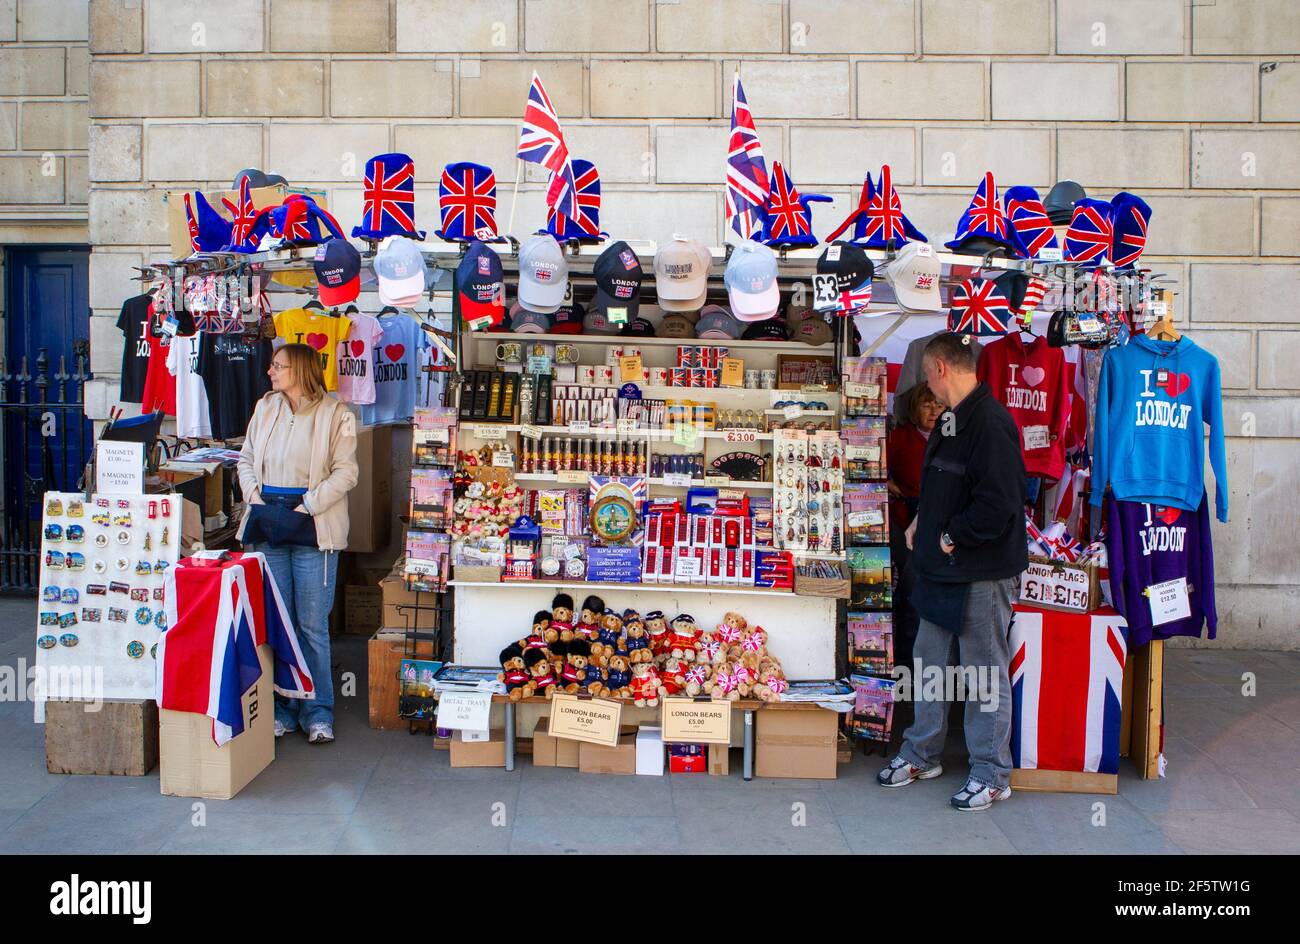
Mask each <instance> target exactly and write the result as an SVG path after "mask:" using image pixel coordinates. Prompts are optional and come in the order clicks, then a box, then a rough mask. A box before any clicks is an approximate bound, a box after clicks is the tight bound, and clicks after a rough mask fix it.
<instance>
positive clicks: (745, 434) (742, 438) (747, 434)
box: [722, 429, 758, 443]
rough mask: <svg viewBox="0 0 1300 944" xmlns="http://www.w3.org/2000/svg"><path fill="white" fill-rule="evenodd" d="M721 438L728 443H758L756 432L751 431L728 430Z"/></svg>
mask: <svg viewBox="0 0 1300 944" xmlns="http://www.w3.org/2000/svg"><path fill="white" fill-rule="evenodd" d="M722 438H723V439H724V440H726V441H727V442H729V443H752V442H757V441H758V432H757V431H756V430H752V429H729V430H727V431H726V432H725V433H724V434H723V436H722Z"/></svg>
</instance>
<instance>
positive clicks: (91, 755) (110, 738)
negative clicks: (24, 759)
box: [45, 699, 158, 777]
mask: <svg viewBox="0 0 1300 944" xmlns="http://www.w3.org/2000/svg"><path fill="white" fill-rule="evenodd" d="M88 707H93V703H91V702H84V701H48V702H46V703H45V769H46V770H48V771H49V772H50V773H52V774H115V775H118V776H126V777H143V776H144V775H145V774H147V773H149V771H151V770H153V769H154V767H156V766H157V765H158V705H157V704H156V703H155V702H153V701H151V700H147V699H112V700H105V701H103V702H101V703H100V704H99V710H97V711H96V710H91V711H87V710H86V709H87V708H88Z"/></svg>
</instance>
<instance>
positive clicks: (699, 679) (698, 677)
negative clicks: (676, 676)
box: [683, 662, 713, 698]
mask: <svg viewBox="0 0 1300 944" xmlns="http://www.w3.org/2000/svg"><path fill="white" fill-rule="evenodd" d="M712 677H713V666H711V665H708V664H706V663H704V662H696V663H695V664H694V665H692V666H691V667H690V668H689V669H687V670H686V672H685V674H684V675H683V678H684V679H685V680H686V694H687V695H689V696H690V697H691V698H694V697H695V696H697V695H699V694H701V693H702V692H703V691H704V686H705V685H707V684H708V681H709V679H710V678H712Z"/></svg>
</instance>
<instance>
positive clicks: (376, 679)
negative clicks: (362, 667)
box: [366, 629, 433, 731]
mask: <svg viewBox="0 0 1300 944" xmlns="http://www.w3.org/2000/svg"><path fill="white" fill-rule="evenodd" d="M415 654H416V658H420V659H432V658H433V643H432V642H431V641H424V642H417V643H416V644H415ZM366 655H367V657H368V659H369V663H370V673H369V674H370V704H369V709H370V727H372V728H374V729H375V730H377V731H405V730H407V728H408V727H409V724H408V722H407V721H406V720H404V719H403V718H401V717H399V716H398V714H397V697H398V695H399V694H400V693H401V689H402V685H401V681H400V680H399V678H398V673H399V672H400V671H401V668H402V660H403V659H405V658H407V655H406V639H405V638H404V637H403V635H402V633H401V632H394V631H392V630H382V629H381V630H380V631H379V632H377V633H375V635H374V636H372V637H370V641H369V642H367V643H366Z"/></svg>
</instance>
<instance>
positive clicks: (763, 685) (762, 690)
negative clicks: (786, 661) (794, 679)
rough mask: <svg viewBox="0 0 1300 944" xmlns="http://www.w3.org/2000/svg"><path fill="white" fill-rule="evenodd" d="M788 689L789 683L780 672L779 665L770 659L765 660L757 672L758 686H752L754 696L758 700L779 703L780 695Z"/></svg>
mask: <svg viewBox="0 0 1300 944" xmlns="http://www.w3.org/2000/svg"><path fill="white" fill-rule="evenodd" d="M789 687H790V683H789V682H787V681H786V679H785V674H784V673H783V672H782V671H781V664H780V663H779V662H776V661H775V660H772V659H768V660H765V661H764V662H763V663H762V665H761V666H760V667H759V670H758V684H757V685H755V686H754V694H756V695H757V696H758V698H759V700H760V701H765V702H774V701H780V700H781V693H782V692H784V691H785V690H786V689H787V688H789Z"/></svg>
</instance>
